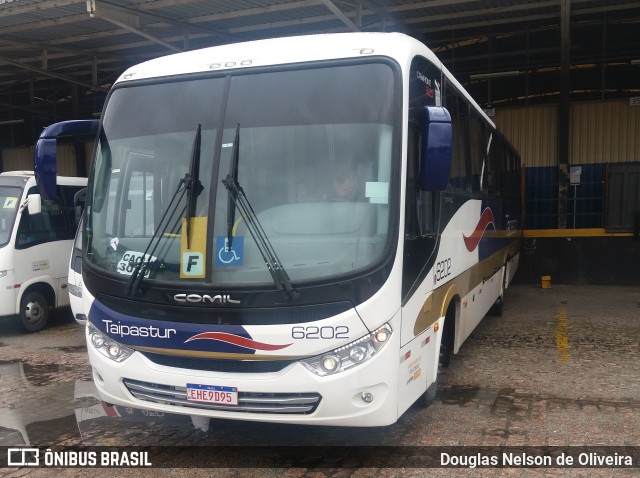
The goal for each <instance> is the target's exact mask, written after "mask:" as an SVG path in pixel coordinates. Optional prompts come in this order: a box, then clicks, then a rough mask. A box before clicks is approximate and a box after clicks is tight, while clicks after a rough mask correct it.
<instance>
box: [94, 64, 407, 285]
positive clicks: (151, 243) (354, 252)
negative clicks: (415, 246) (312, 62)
mask: <svg viewBox="0 0 640 478" xmlns="http://www.w3.org/2000/svg"><path fill="white" fill-rule="evenodd" d="M394 81H395V75H394V72H393V69H392V67H391V66H390V65H389V64H387V63H382V62H381V63H366V64H365V63H359V64H351V65H339V66H336V65H329V66H326V67H315V68H309V69H296V70H289V71H282V70H281V71H270V72H260V73H254V74H241V75H238V76H234V75H231V76H229V77H226V78H225V77H218V78H215V77H213V78H197V79H187V80H182V81H176V80H171V81H167V80H165V81H163V82H161V83H157V84H149V83H146V84H139V85H134V86H125V87H120V88H116V89H114V90H113V92H112V94H111V96H110V98H109V101H108V103H107V105H106V108H105V114H104V119H103V125H102V131H101V134H100V135H99V141H98V145H97V148H96V156H95V158H94V175H95V177H94V178H92V181H93V182H92V190H91V192H90V196H89V198H88V206H89V208H88V209H87V211H88V212H89V214H88V216H87V221H86V225H85V241H86V242H87V244H86V246H87V258H88V260H89V261H90V262H91V263H92V264H93V265H94V266H96V267H99V268H101V269H103V270H107V271H110V272H112V273H113V274H114V275H115V277H119V278H121V279H122V280H123V281H125V280H127V279H128V277H130V276H131V275H132V274H134V275H135V274H137V272H138V270H139V268H138V270H137V266H136V265H137V264H138V263H140V262H148V264H147V265H146V266H145V267H144V268H143V274H144V278H145V280H147V279H148V280H156V281H180V282H182V281H196V282H206V283H210V284H213V285H215V286H219V285H227V286H234V287H237V286H244V285H249V284H252V285H255V284H260V285H269V284H271V285H273V281H272V276H271V275H270V273H269V269H268V267H267V266H266V265H265V261H264V258H263V255H262V254H261V252H260V241H257V240H256V237H255V236H254V235H253V234H251V233H250V231H249V230H248V229H247V224H246V220H245V217H244V216H243V215H242V214H240V213H238V214H235V212H234V213H230V211H233V210H234V207H235V206H234V205H233V204H230V201H231V202H233V199H232V198H230V192H229V191H228V190H227V188H225V186H224V185H223V183H222V182H223V180H224V179H225V178H226V177H227V175H228V174H229V171H230V166H231V161H232V158H233V157H234V154H233V151H234V145H235V143H236V142H237V139H236V138H239V150H238V151H237V157H236V162H237V181H238V184H239V186H240V187H241V188H242V189H243V191H244V193H245V194H246V197H247V199H248V202H249V203H250V205H251V207H252V208H253V210H254V212H255V216H256V217H257V219H258V220H259V222H260V224H261V226H262V228H263V230H264V233H265V235H266V236H267V239H268V241H269V242H270V243H271V244H272V245H273V248H274V250H275V251H276V252H277V256H278V258H279V260H280V263H281V265H282V267H283V268H284V269H286V271H287V273H288V275H289V276H290V278H291V280H292V281H293V282H294V283H300V282H306V281H318V280H326V279H328V278H330V277H339V276H345V275H348V274H354V273H357V272H361V271H364V270H370V269H371V268H373V267H375V265H376V264H378V263H379V262H380V261H381V260H382V258H383V256H384V251H385V248H386V247H388V241H389V238H390V237H393V235H392V234H390V224H391V223H393V221H392V220H391V213H390V201H389V198H390V197H391V194H390V188H391V187H392V185H391V175H392V150H393V147H392V146H393V145H392V139H393V137H394V134H393V128H394V126H393V125H394V121H393V120H394V111H395V109H394V108H395V107H394V104H397V102H396V101H395V98H394V95H395V91H396V89H395V88H394ZM160 98H161V99H162V100H161V102H159V99H160ZM141 118H144V120H141ZM196 131H198V132H199V133H198V134H196ZM236 133H238V134H236ZM196 138H197V140H196ZM196 152H197V154H196ZM194 158H198V161H197V163H198V166H199V168H198V179H199V183H200V186H201V187H198V189H199V191H198V194H195V195H192V198H191V199H192V201H191V203H192V204H189V205H188V204H187V202H188V201H187V199H188V197H189V186H188V185H189V176H188V173H189V172H190V171H191V170H192V169H193V166H192V164H193V161H194ZM200 189H201V191H200ZM187 208H189V210H188V209H187ZM187 218H189V221H190V223H189V225H188V226H189V227H187ZM229 221H231V222H232V223H231V224H230V222H229ZM229 242H231V244H229Z"/></svg>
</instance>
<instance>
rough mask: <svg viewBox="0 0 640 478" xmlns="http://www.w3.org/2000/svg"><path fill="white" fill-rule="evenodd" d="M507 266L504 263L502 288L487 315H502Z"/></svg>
mask: <svg viewBox="0 0 640 478" xmlns="http://www.w3.org/2000/svg"><path fill="white" fill-rule="evenodd" d="M507 266H508V264H507V265H505V268H504V274H503V276H502V289H501V291H500V296H499V297H498V298H497V299H496V301H495V302H494V303H493V305H492V306H491V308H490V309H489V312H488V313H489V315H495V316H500V315H502V311H503V310H504V293H505V291H506V290H507V274H508V273H509V271H508V269H507Z"/></svg>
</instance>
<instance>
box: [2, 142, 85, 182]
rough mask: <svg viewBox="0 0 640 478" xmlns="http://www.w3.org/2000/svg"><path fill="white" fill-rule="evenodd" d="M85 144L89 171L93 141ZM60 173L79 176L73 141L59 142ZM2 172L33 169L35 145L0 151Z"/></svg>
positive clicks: (61, 174)
mask: <svg viewBox="0 0 640 478" xmlns="http://www.w3.org/2000/svg"><path fill="white" fill-rule="evenodd" d="M83 144H84V154H85V167H86V171H87V172H88V171H89V165H90V164H91V154H92V152H93V142H86V143H83ZM57 155H58V174H59V175H60V176H78V171H77V164H76V148H75V145H74V144H73V143H58V148H57ZM0 159H1V161H0V172H2V171H21V170H25V171H33V147H19V148H4V149H2V150H1V151H0Z"/></svg>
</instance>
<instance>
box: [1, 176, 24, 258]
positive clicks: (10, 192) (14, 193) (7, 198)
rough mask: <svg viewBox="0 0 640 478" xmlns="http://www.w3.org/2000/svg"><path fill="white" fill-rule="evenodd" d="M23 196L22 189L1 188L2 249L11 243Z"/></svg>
mask: <svg viewBox="0 0 640 478" xmlns="http://www.w3.org/2000/svg"><path fill="white" fill-rule="evenodd" d="M21 196H22V190H21V189H20V188H16V187H11V186H0V247H4V246H6V245H7V244H8V243H9V239H10V238H11V231H12V229H13V223H14V222H15V220H16V215H17V214H18V207H19V206H20V197H21Z"/></svg>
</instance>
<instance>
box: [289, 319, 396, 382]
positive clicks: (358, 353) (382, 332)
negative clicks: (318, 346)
mask: <svg viewBox="0 0 640 478" xmlns="http://www.w3.org/2000/svg"><path fill="white" fill-rule="evenodd" d="M391 333H392V329H391V326H390V325H389V324H385V325H383V326H382V327H380V328H379V329H377V330H375V331H373V332H371V333H370V334H368V335H365V336H364V337H361V338H359V339H358V340H356V341H354V342H351V343H350V344H347V345H344V346H342V347H340V348H337V349H335V350H332V351H330V352H326V353H324V354H321V355H316V356H315V357H311V358H308V359H304V360H301V361H300V363H301V364H302V365H304V366H305V367H306V368H307V369H308V370H310V371H311V372H313V373H315V374H316V375H320V376H321V377H324V376H326V375H332V374H335V373H339V372H344V371H345V370H349V369H350V368H353V367H355V366H357V365H360V364H362V363H364V362H366V361H367V360H369V359H370V358H371V357H373V356H374V355H376V354H377V353H378V352H379V351H380V350H381V349H382V347H384V346H385V345H386V344H387V342H389V338H390V337H391Z"/></svg>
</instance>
